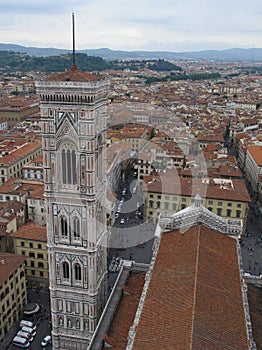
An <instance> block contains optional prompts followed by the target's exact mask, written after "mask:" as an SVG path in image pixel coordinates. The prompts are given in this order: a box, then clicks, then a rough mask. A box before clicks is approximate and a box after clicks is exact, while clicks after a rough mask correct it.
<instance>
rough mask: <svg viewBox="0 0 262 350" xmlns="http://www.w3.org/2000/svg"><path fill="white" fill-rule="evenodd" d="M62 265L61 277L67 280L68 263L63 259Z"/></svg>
mask: <svg viewBox="0 0 262 350" xmlns="http://www.w3.org/2000/svg"><path fill="white" fill-rule="evenodd" d="M62 267H63V279H64V280H69V264H68V263H67V262H66V261H64V262H63V265H62Z"/></svg>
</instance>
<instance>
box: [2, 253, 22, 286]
mask: <svg viewBox="0 0 262 350" xmlns="http://www.w3.org/2000/svg"><path fill="white" fill-rule="evenodd" d="M25 260H26V257H24V256H21V255H17V254H10V253H5V252H0V285H2V284H3V283H4V282H5V281H6V280H7V279H8V278H9V277H10V276H11V275H12V273H13V272H14V271H15V270H16V269H17V268H18V267H19V266H20V265H21V264H23V263H24V261H25Z"/></svg>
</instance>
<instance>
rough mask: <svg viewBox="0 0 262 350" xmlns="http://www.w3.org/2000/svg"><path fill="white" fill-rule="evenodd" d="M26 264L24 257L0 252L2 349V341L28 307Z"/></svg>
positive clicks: (0, 339) (0, 329)
mask: <svg viewBox="0 0 262 350" xmlns="http://www.w3.org/2000/svg"><path fill="white" fill-rule="evenodd" d="M24 262H25V257H23V256H20V255H17V254H9V253H5V252H0V296H1V298H0V310H1V312H0V348H1V341H2V340H3V338H4V337H5V335H6V333H7V332H8V331H9V330H10V329H11V328H12V327H13V326H14V324H15V323H16V322H17V321H18V320H19V318H20V316H21V313H22V310H23V308H24V307H25V306H26V302H27V294H26V279H25V268H24ZM1 349H2V348H1Z"/></svg>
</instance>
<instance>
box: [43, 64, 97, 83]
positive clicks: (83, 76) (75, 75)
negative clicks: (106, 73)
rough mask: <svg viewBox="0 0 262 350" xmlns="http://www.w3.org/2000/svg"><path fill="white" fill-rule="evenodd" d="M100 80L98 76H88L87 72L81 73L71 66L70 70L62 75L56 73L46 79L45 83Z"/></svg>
mask: <svg viewBox="0 0 262 350" xmlns="http://www.w3.org/2000/svg"><path fill="white" fill-rule="evenodd" d="M96 80H101V77H100V76H98V75H94V74H90V73H87V72H81V71H80V70H78V69H77V68H76V67H75V66H72V68H71V69H70V70H67V71H66V72H62V73H56V74H53V75H51V76H49V77H48V78H47V81H80V82H86V81H96Z"/></svg>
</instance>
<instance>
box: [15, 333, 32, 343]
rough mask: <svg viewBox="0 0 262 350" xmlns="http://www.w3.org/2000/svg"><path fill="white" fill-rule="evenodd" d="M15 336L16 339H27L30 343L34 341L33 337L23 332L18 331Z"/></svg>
mask: <svg viewBox="0 0 262 350" xmlns="http://www.w3.org/2000/svg"><path fill="white" fill-rule="evenodd" d="M17 336H18V337H21V338H25V339H27V340H28V341H29V342H32V341H33V340H34V337H33V336H32V335H31V334H30V333H27V332H23V331H18V332H17Z"/></svg>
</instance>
